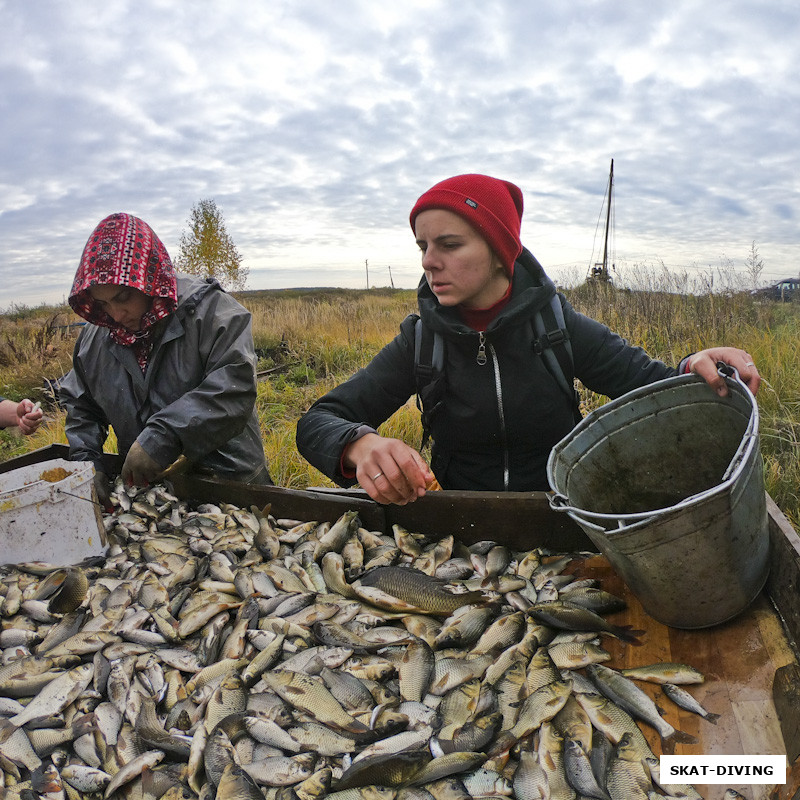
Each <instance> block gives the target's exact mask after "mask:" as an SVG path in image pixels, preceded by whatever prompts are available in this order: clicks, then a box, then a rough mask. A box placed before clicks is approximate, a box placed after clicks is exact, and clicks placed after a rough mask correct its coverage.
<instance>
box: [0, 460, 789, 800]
mask: <svg viewBox="0 0 800 800" xmlns="http://www.w3.org/2000/svg"><path fill="white" fill-rule="evenodd" d="M66 454H67V448H66V447H64V446H63V445H53V446H51V447H47V448H43V449H41V450H37V451H34V452H32V453H28V454H26V455H24V456H20V457H19V458H15V459H12V460H10V461H7V462H5V463H3V464H0V473H2V472H6V471H8V470H10V469H15V468H17V467H20V466H27V465H28V464H33V463H38V462H42V461H46V460H50V459H54V458H65V457H66ZM107 458H108V461H109V464H108V469H109V472H110V473H113V472H114V471H115V468H116V469H118V467H119V459H118V457H116V456H107ZM172 484H173V487H174V489H175V492H176V493H177V494H178V495H179V496H180V497H183V498H184V499H187V500H193V501H203V502H217V503H218V502H223V501H225V502H230V503H234V504H236V505H242V506H250V505H252V504H255V505H257V506H259V507H260V508H263V507H265V506H269V507H270V512H271V513H272V514H273V515H274V516H276V517H278V518H291V519H299V520H317V521H323V520H329V521H335V520H336V519H338V518H339V516H340V515H341V514H342V513H344V511H347V510H351V509H352V510H357V511H358V512H359V516H360V518H361V520H362V524H363V525H364V526H365V527H368V528H370V529H372V530H382V531H385V532H391V528H392V525H394V524H399V525H402V526H403V527H405V528H407V529H408V530H411V531H414V532H419V533H425V534H428V535H436V536H444V535H448V534H452V535H454V536H456V537H458V538H459V539H461V540H462V541H463V542H464V543H466V544H471V543H473V542H477V541H481V540H495V541H498V542H502V543H505V544H506V545H508V546H510V547H511V548H513V549H517V550H530V549H532V548H534V547H543V548H547V549H549V550H552V551H554V552H574V551H582V552H583V553H585V557H584V558H581V559H577V560H576V562H575V563H576V566H575V571H576V573H578V574H580V575H584V576H590V577H596V578H599V579H600V580H601V585H602V586H603V588H604V589H606V590H607V591H610V592H613V593H615V594H617V595H620V596H622V597H623V598H624V599H625V600H626V601H627V602H628V608H627V609H626V610H625V611H622V612H619V613H617V614H615V615H612V616H610V617H609V619H610V620H611V621H612V622H614V623H615V624H628V625H632V626H633V627H634V628H638V629H642V630H644V631H645V635H644V636H643V637H642V639H643V644H642V646H640V647H632V646H629V645H625V644H623V643H620V642H618V641H616V640H609V639H604V643H603V646H604V647H605V648H606V649H608V650H609V651H610V652H611V653H612V660H611V661H609V662H607V664H608V666H612V667H616V668H623V667H630V666H639V665H645V664H650V663H654V662H657V661H676V662H683V663H687V664H690V665H691V666H693V667H695V668H697V669H699V670H700V671H701V672H703V673H704V674H705V675H706V676H707V680H706V682H705V683H704V684H702V685H701V686H696V687H690V688H692V693H693V694H694V695H695V697H696V698H697V699H698V700H699V701H700V702H701V703H702V704H703V705H704V706H705V707H706V708H707V709H708V710H709V711H711V712H713V713H716V714H720V718H719V721H718V722H717V723H716V724H711V723H710V722H707V721H706V720H704V719H701V718H700V717H698V716H696V715H694V714H691V713H689V712H684V711H682V710H680V709H678V708H677V707H676V706H674V705H673V704H672V703H670V702H668V701H665V700H664V698H663V695H662V694H661V691H660V689H659V688H658V687H657V686H655V685H652V686H645V685H644V684H642V685H643V688H646V689H647V691H648V692H649V693H650V694H651V696H652V697H653V699H655V700H656V702H657V703H658V704H659V705H660V706H661V707H662V708H663V709H664V710H665V717H666V719H667V720H668V721H669V722H670V724H672V725H673V726H674V727H676V728H679V729H680V730H683V731H685V732H687V733H690V734H692V735H694V736H695V737H697V739H698V741H697V744H692V745H683V744H679V745H677V747H676V749H675V753H676V754H677V755H690V754H697V755H740V754H742V755H781V754H785V755H786V756H787V759H788V764H789V766H790V771H789V772H787V782H786V783H785V784H783V783H776V784H753V785H747V784H735V783H731V784H730V785H727V784H726V785H721V784H717V785H702V784H700V783H695V784H694V785H695V787H696V788H697V790H698V791H699V792H700V793H701V794H702V796H703V797H704V798H706V800H722V798H723V795H724V792H725V790H726V789H727V788H734V789H736V790H737V791H739V792H741V793H742V794H743V795H744V796H745V797H746V798H748V799H749V800H800V661H799V660H798V650H797V643H798V642H800V592H798V588H799V587H800V537H798V534H797V532H796V531H795V530H794V529H793V527H792V525H791V524H790V522H789V521H788V520H787V519H786V517H785V516H784V515H783V514H782V512H781V511H780V509H779V508H778V507H777V506H776V505H775V503H774V502H773V501H772V499H771V498H769V497H767V506H768V513H769V532H770V546H771V570H770V576H769V579H768V581H767V584H766V586H765V588H764V590H763V591H762V593H761V594H760V595H759V597H758V598H757V599H756V601H755V602H754V603H753V604H752V605H751V606H750V607H749V608H748V609H746V610H745V611H744V612H743V613H741V614H740V615H739V616H738V617H736V618H735V619H733V620H731V621H730V622H727V623H724V624H722V625H717V626H715V627H712V628H705V629H701V630H677V629H674V628H668V627H667V626H665V625H662V624H661V623H659V622H657V621H656V620H654V619H652V618H651V617H649V616H648V615H647V614H646V613H645V612H644V610H643V609H642V607H641V605H640V604H639V602H638V600H637V599H636V597H635V596H634V595H633V594H632V593H631V592H630V590H629V589H628V587H627V586H625V584H624V583H623V582H622V580H621V578H620V577H619V576H618V575H616V574H615V572H614V571H613V569H612V568H611V566H610V564H609V563H608V561H607V560H606V559H605V558H604V557H603V556H601V555H599V554H596V553H594V552H593V551H594V547H593V545H592V544H591V542H590V541H589V540H588V538H586V536H585V534H584V533H583V531H582V530H581V529H580V528H579V527H578V526H577V525H576V524H575V523H574V522H572V521H571V520H570V519H569V517H567V516H566V515H564V514H557V513H556V512H554V511H552V510H551V508H550V505H549V502H548V499H547V495H546V494H545V493H544V492H530V493H493V492H455V491H442V492H429V493H428V494H427V495H426V496H425V497H423V498H421V499H419V500H418V501H417V502H415V503H413V504H410V505H407V506H381V505H378V504H377V503H375V502H373V501H372V500H370V499H369V498H368V496H367V495H366V493H364V492H363V491H361V490H349V491H345V490H331V489H321V490H312V491H298V490H292V489H285V488H279V487H251V486H246V485H244V484H241V483H236V482H232V481H224V480H209V479H204V478H199V477H194V476H188V475H182V474H177V475H174V476H173V477H172ZM1 536H2V531H0V537H1ZM697 591H698V592H700V591H702V587H697ZM686 602H687V603H691V602H692V598H691V597H687V598H686ZM659 701H660V702H659ZM645 727H646V726H643V730H644V729H645ZM644 732H645V735H646V736H647V737H648V739H649V741H650V745H651V747H652V748H653V751H654V752H655V753H657V754H659V753H660V752H661V743H660V741H659V740H658V736H657V734H655V732H654V731H648V730H644ZM731 780H735V779H731Z"/></svg>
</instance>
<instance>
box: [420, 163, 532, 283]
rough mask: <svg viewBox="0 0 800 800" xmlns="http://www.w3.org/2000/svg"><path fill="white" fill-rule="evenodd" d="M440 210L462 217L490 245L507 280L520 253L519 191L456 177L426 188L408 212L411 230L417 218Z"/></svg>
mask: <svg viewBox="0 0 800 800" xmlns="http://www.w3.org/2000/svg"><path fill="white" fill-rule="evenodd" d="M431 208H443V209H445V210H446V211H452V212H453V213H454V214H458V216H459V217H463V218H464V219H465V220H466V221H467V222H469V224H470V225H472V227H473V228H475V229H476V230H477V231H478V233H480V234H481V236H483V238H484V239H486V241H487V242H488V243H489V247H491V248H492V250H493V251H494V252H495V253H496V254H497V256H498V257H499V258H500V261H501V262H502V264H503V266H504V267H505V269H506V272H507V273H508V275H509V277H511V275H513V274H514V262H515V261H516V260H517V256H518V255H519V254H520V253H521V252H522V242H520V239H519V230H520V224H521V222H522V192H521V191H520V189H519V187H517V186H515V185H514V184H513V183H509V182H508V181H501V180H499V179H498V178H491V177H489V176H488V175H456V176H455V177H454V178H447V179H446V180H443V181H441V183H437V184H436V185H435V186H433V187H431V188H430V189H428V191H427V192H425V194H423V195H422V196H421V197H420V198H419V200H417V202H416V205H415V206H414V208H412V209H411V217H410V222H411V230H412V231H413V230H414V222H415V220H416V218H417V215H418V214H420V213H421V212H423V211H427V210H428V209H431Z"/></svg>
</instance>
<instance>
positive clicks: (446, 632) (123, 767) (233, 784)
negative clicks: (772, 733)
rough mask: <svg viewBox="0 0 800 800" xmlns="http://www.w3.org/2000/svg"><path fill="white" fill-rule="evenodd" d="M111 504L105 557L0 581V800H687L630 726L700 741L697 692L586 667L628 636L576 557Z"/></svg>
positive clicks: (351, 526)
mask: <svg viewBox="0 0 800 800" xmlns="http://www.w3.org/2000/svg"><path fill="white" fill-rule="evenodd" d="M113 502H114V504H115V510H114V513H113V514H110V515H106V517H105V519H104V521H105V528H106V532H107V537H108V542H109V546H108V550H107V553H106V556H105V557H104V558H100V559H96V560H94V561H91V560H90V561H87V562H84V563H83V564H81V565H76V566H73V567H67V568H56V567H53V566H52V565H46V564H40V563H29V564H19V565H15V566H14V567H13V568H12V567H6V568H2V569H0V647H1V648H2V664H1V665H0V798H3V799H5V798H8V800H11V799H12V798H13V799H14V800H16V799H17V798H26V799H27V798H69V799H70V800H72V799H73V798H111V797H114V798H118V797H119V798H144V799H146V800H150V799H151V798H164V800H176V798H187V799H188V798H194V797H199V798H204V799H208V800H211V799H213V798H218V799H219V800H234V799H235V800H242V799H243V800H249V799H250V798H259V799H261V798H280V800H316V798H323V797H327V798H331V799H332V800H355V798H367V799H368V800H393V798H397V800H418V799H419V800H430V798H434V799H435V800H468V799H469V798H485V797H509V798H518V800H534V798H536V799H537V800H538V799H542V800H543V799H544V798H552V800H580V798H597V800H637V799H638V798H645V799H646V798H653V797H656V796H663V795H667V796H675V797H684V798H699V797H700V795H699V794H698V793H697V792H696V791H695V790H694V789H693V788H692V787H691V786H688V785H664V784H662V783H661V782H660V779H659V775H658V759H657V758H656V756H655V755H654V754H653V752H652V750H651V749H650V746H649V745H648V742H647V739H646V737H645V736H644V735H643V733H642V729H641V728H640V727H639V723H641V724H644V725H650V726H652V727H654V728H655V729H656V730H657V731H658V732H659V734H660V735H661V736H662V737H663V740H664V742H666V743H669V742H674V741H681V740H684V741H685V740H686V739H687V737H686V736H685V734H682V733H681V732H680V731H676V730H675V729H674V728H672V727H671V726H670V725H669V724H668V723H667V722H666V720H665V719H664V718H663V717H662V716H661V715H660V713H659V709H657V708H656V707H655V705H654V704H653V703H652V701H651V700H650V699H649V697H648V695H647V694H646V693H645V692H643V691H642V690H641V689H640V688H639V687H638V686H637V684H636V680H648V681H655V682H658V683H661V684H664V685H665V691H669V692H670V697H672V698H673V699H674V700H675V702H677V703H679V704H683V705H685V706H686V707H687V708H693V710H695V711H696V712H697V713H699V714H702V715H704V716H706V718H707V719H708V720H709V721H710V722H713V721H715V719H714V715H711V714H708V713H707V712H706V711H704V710H703V709H702V708H701V707H699V706H697V705H696V703H695V702H694V701H693V698H692V697H691V695H690V694H689V693H688V692H687V691H686V690H685V689H682V688H681V687H680V686H679V684H687V683H697V682H702V680H703V676H702V675H701V674H698V673H697V672H696V671H695V670H693V669H692V668H691V667H689V666H687V665H683V664H655V665H651V666H649V667H646V668H642V669H639V670H628V671H626V670H620V671H617V670H612V669H609V668H608V667H606V666H604V665H603V663H602V662H603V661H607V660H608V659H609V658H610V655H609V653H608V651H606V650H605V649H604V648H603V646H602V641H603V640H602V638H601V637H604V636H612V637H617V638H619V639H622V640H623V641H626V642H630V643H631V644H633V645H635V644H636V643H637V641H638V639H637V636H639V635H641V631H632V630H630V629H629V628H626V627H620V626H615V625H612V624H610V623H609V622H608V621H607V620H606V619H605V617H604V615H605V614H608V613H610V612H612V611H616V610H619V609H620V608H621V607H622V605H623V604H622V603H621V601H620V600H619V598H617V597H615V596H613V595H611V594H609V593H607V592H605V591H603V590H602V589H601V588H599V587H598V586H597V585H596V582H592V581H587V580H583V581H581V580H576V579H575V577H574V576H573V575H571V574H569V573H568V571H565V570H566V568H567V567H568V566H569V565H570V563H571V562H572V561H573V559H574V558H579V557H580V554H571V555H569V554H568V555H557V554H544V553H542V552H540V551H536V550H534V551H531V552H524V553H518V552H510V551H509V550H508V549H507V548H506V547H504V546H503V545H499V544H496V543H494V542H482V543H479V544H476V545H472V546H470V547H469V548H467V547H465V546H464V545H462V544H459V543H458V542H455V541H454V540H453V538H452V537H444V538H442V539H440V540H437V541H432V540H428V539H426V538H425V537H423V536H421V535H419V534H415V533H412V532H409V531H407V530H405V529H403V528H401V527H400V526H397V525H395V526H394V528H393V535H386V534H383V533H377V532H372V531H369V530H366V529H365V528H363V527H362V526H361V524H360V520H359V518H358V516H357V514H356V512H347V513H345V514H343V515H342V516H341V518H340V519H338V520H336V521H334V522H322V523H318V522H301V521H296V520H281V519H275V518H273V516H271V515H270V514H269V509H263V510H259V509H258V508H256V507H252V508H250V509H243V508H238V507H235V506H230V505H226V504H220V505H218V506H217V505H211V504H200V505H196V507H190V505H189V504H188V503H186V502H185V501H182V500H181V499H179V498H178V497H176V496H175V495H174V494H173V493H172V492H171V490H170V487H169V485H168V484H162V485H158V486H154V487H150V488H149V489H147V490H139V491H135V490H126V489H124V488H123V487H122V486H121V484H119V483H118V484H117V486H116V487H115V491H114V493H113ZM626 672H627V674H623V673H626ZM666 685H669V686H670V688H669V689H668V690H667V689H666ZM692 704H694V705H692Z"/></svg>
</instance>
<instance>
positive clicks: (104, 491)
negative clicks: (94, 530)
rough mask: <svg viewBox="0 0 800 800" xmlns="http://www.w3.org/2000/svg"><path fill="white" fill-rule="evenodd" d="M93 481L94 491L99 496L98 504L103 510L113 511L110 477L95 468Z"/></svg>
mask: <svg viewBox="0 0 800 800" xmlns="http://www.w3.org/2000/svg"><path fill="white" fill-rule="evenodd" d="M92 480H93V483H94V491H95V494H96V495H97V502H98V503H100V505H101V506H102V508H103V510H105V511H113V506H112V505H111V481H110V480H109V478H108V475H106V474H105V472H100V471H99V470H97V469H96V468H95V472H94V478H93V479H92Z"/></svg>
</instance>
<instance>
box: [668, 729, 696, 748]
mask: <svg viewBox="0 0 800 800" xmlns="http://www.w3.org/2000/svg"><path fill="white" fill-rule="evenodd" d="M666 740H670V741H672V742H673V743H674V742H680V743H681V744H697V737H696V736H692V734H691V733H686V732H685V731H679V730H676V731H675V733H671V734H670V735H669V736H668V737H667V739H665V740H664V741H666ZM673 747H674V744H673Z"/></svg>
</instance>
